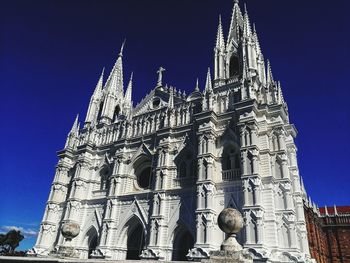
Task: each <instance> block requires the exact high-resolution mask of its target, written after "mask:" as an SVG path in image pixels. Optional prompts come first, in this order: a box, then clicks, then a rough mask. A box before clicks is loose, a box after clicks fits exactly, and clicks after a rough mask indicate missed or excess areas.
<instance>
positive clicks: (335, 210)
mask: <svg viewBox="0 0 350 263" xmlns="http://www.w3.org/2000/svg"><path fill="white" fill-rule="evenodd" d="M334 215H338V210H337V206H336V205H335V204H334Z"/></svg>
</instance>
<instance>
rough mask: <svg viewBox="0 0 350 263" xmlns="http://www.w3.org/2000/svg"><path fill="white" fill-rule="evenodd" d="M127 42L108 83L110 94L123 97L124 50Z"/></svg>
mask: <svg viewBox="0 0 350 263" xmlns="http://www.w3.org/2000/svg"><path fill="white" fill-rule="evenodd" d="M124 45H125V41H124V42H123V44H122V46H121V48H120V52H119V55H118V58H117V60H116V62H115V64H114V66H113V69H112V71H111V73H110V74H109V77H108V79H107V82H106V88H107V89H108V91H109V92H112V93H116V94H118V96H119V95H122V94H123V93H124V90H123V60H122V57H123V50H124Z"/></svg>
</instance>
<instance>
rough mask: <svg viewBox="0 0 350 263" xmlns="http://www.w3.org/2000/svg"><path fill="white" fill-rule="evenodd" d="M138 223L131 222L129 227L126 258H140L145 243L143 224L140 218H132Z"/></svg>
mask: <svg viewBox="0 0 350 263" xmlns="http://www.w3.org/2000/svg"><path fill="white" fill-rule="evenodd" d="M132 221H134V223H136V225H132V224H130V227H129V229H128V239H127V252H126V259H136V260H138V259H140V254H141V252H142V250H143V248H144V245H145V236H144V231H143V226H142V224H141V222H137V221H138V220H132Z"/></svg>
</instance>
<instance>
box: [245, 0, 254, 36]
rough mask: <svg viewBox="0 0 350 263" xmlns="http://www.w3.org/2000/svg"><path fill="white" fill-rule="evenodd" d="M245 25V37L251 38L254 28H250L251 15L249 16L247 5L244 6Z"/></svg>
mask: <svg viewBox="0 0 350 263" xmlns="http://www.w3.org/2000/svg"><path fill="white" fill-rule="evenodd" d="M243 20H244V24H243V34H244V37H249V36H251V34H252V28H251V26H250V20H249V15H248V10H247V5H246V4H244V18H243Z"/></svg>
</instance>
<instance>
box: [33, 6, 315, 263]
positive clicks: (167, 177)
mask: <svg viewBox="0 0 350 263" xmlns="http://www.w3.org/2000/svg"><path fill="white" fill-rule="evenodd" d="M123 48H124V45H123V46H122V48H121V51H120V54H119V56H118V58H117V61H116V63H115V65H114V67H113V69H112V71H111V72H110V74H109V76H108V78H107V79H106V80H105V78H104V73H102V75H101V76H100V78H99V80H98V83H97V85H96V88H95V90H94V92H93V95H92V97H91V100H90V104H89V107H88V110H87V114H86V118H85V121H84V122H83V123H82V124H81V125H80V124H79V120H78V118H77V119H76V120H75V122H74V124H73V127H72V129H71V131H70V132H69V134H68V137H67V141H66V143H65V146H64V149H63V150H61V151H59V152H58V158H59V161H58V164H57V168H56V173H55V176H54V180H53V183H52V187H51V192H50V196H49V198H48V202H47V205H46V210H45V214H44V217H43V220H42V223H41V227H40V233H39V236H38V239H37V242H36V245H35V247H34V248H33V249H32V250H31V254H33V255H36V256H47V257H55V256H57V255H60V254H62V255H65V253H67V251H69V253H71V254H70V255H71V256H72V257H76V258H81V259H87V258H101V259H114V260H125V259H153V260H161V261H175V260H194V261H199V260H202V259H206V258H209V257H210V252H211V251H215V250H219V249H220V245H221V243H222V241H223V240H224V238H225V236H224V234H223V232H221V231H220V229H219V227H218V225H217V217H218V215H219V213H220V212H221V211H222V210H223V209H224V208H227V207H233V208H235V209H237V210H239V211H240V212H241V213H242V215H243V217H244V220H245V227H244V230H243V231H242V232H241V233H240V234H239V236H238V241H239V242H240V243H241V244H242V245H243V247H244V249H245V250H246V253H249V254H250V255H251V256H252V257H253V258H254V262H311V261H312V260H311V257H310V251H309V244H308V238H307V228H306V222H305V215H304V202H303V200H304V199H305V197H306V193H305V190H304V188H303V186H302V183H301V179H300V176H299V170H298V163H297V148H296V146H295V144H294V139H295V137H296V136H297V130H296V128H295V127H294V125H293V124H291V123H290V121H289V113H288V107H287V103H286V102H285V100H284V98H283V95H282V87H281V84H280V82H278V81H276V80H275V79H274V77H273V75H272V70H271V65H270V63H269V62H268V61H267V62H266V61H265V59H264V56H263V54H262V51H261V48H260V44H259V40H258V35H257V32H256V31H255V28H254V27H251V24H250V21H249V17H248V13H247V12H246V11H245V12H243V13H242V12H241V9H240V7H239V4H238V1H237V0H236V1H235V3H234V6H233V11H232V18H231V22H230V29H229V32H228V37H227V38H224V35H223V30H222V25H221V19H220V21H219V26H218V31H217V37H216V44H215V48H214V67H213V71H211V70H210V69H209V70H208V73H207V77H206V84H205V87H204V89H201V88H200V87H199V85H198V82H197V85H196V86H195V87H194V89H193V92H192V93H191V94H189V95H186V94H185V92H183V91H182V90H180V89H176V88H174V87H172V86H167V85H164V84H163V74H165V72H164V69H163V68H160V69H159V71H158V83H157V84H156V85H155V87H154V88H153V89H151V90H150V92H149V94H148V95H147V96H146V97H145V98H144V99H142V100H141V102H139V104H137V105H136V106H134V104H133V100H132V89H133V80H132V78H133V76H131V77H130V80H129V81H128V84H127V85H126V88H125V87H124V74H123V59H124V57H123V53H124V52H123ZM212 76H213V77H212Z"/></svg>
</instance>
